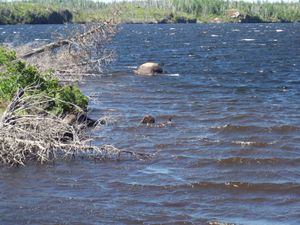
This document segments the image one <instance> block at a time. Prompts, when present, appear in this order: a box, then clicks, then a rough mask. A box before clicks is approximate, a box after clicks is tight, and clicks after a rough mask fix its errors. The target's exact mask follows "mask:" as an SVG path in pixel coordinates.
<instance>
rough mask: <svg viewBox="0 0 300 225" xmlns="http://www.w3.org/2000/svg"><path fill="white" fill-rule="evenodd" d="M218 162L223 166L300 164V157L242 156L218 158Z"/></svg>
mask: <svg viewBox="0 0 300 225" xmlns="http://www.w3.org/2000/svg"><path fill="white" fill-rule="evenodd" d="M217 163H218V164H219V165H222V166H236V165H249V166H251V165H293V166H294V165H300V158H297V159H288V158H242V157H231V158H224V159H219V160H217Z"/></svg>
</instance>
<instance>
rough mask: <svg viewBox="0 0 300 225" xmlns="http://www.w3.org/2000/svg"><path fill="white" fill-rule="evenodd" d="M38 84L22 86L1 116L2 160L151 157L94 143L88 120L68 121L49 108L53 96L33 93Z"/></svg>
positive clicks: (14, 162) (0, 160) (46, 160)
mask: <svg viewBox="0 0 300 225" xmlns="http://www.w3.org/2000/svg"><path fill="white" fill-rule="evenodd" d="M35 89H36V87H27V88H25V89H22V90H19V91H18V92H17V93H16V94H15V96H14V98H13V99H12V101H11V102H10V104H9V105H8V106H7V108H6V110H5V112H4V113H3V115H2V117H1V120H0V143H1V144H0V163H2V164H8V165H25V164H26V163H27V162H28V161H31V160H34V161H38V162H40V163H45V162H49V161H53V160H56V159H70V158H74V157H77V156H80V157H84V158H92V159H97V160H105V159H110V160H112V159H115V160H119V159H121V158H122V157H123V156H125V157H128V156H129V157H130V158H134V159H147V158H149V155H147V154H143V153H135V152H132V151H125V150H120V149H117V148H115V147H113V146H111V145H103V146H100V147H98V146H95V145H93V144H92V141H93V140H92V138H91V136H90V135H89V133H90V131H89V130H86V129H83V128H85V127H86V126H85V124H82V123H79V122H75V123H73V124H68V123H66V122H65V121H64V119H63V118H62V117H60V116H57V115H55V114H52V113H50V112H49V111H48V110H47V108H48V107H49V104H51V102H52V101H53V99H51V98H49V97H48V96H45V95H43V94H39V95H33V94H32V93H30V92H35ZM70 104H71V103H70Z"/></svg>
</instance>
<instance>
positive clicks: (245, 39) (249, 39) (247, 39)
mask: <svg viewBox="0 0 300 225" xmlns="http://www.w3.org/2000/svg"><path fill="white" fill-rule="evenodd" d="M241 41H255V39H252V38H244V39H241Z"/></svg>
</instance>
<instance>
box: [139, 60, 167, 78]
mask: <svg viewBox="0 0 300 225" xmlns="http://www.w3.org/2000/svg"><path fill="white" fill-rule="evenodd" d="M133 72H134V73H135V74H137V75H145V76H153V75H156V74H159V73H163V69H162V67H161V66H160V65H159V64H158V63H154V62H147V63H144V64H142V65H140V66H139V67H138V69H137V70H134V71H133Z"/></svg>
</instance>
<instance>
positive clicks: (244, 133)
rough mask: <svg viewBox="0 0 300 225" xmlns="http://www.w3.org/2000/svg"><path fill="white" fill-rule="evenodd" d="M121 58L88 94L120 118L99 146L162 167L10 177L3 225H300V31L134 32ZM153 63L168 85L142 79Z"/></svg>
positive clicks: (126, 31)
mask: <svg viewBox="0 0 300 225" xmlns="http://www.w3.org/2000/svg"><path fill="white" fill-rule="evenodd" d="M56 29H63V28H62V27H60V26H1V27H0V40H1V42H8V43H12V42H13V43H14V44H15V45H18V44H20V42H29V41H33V40H34V39H50V37H51V35H50V33H51V32H52V31H53V30H56ZM4 32H5V33H4ZM14 32H15V33H14ZM111 47H112V48H114V49H116V52H117V55H118V57H117V59H116V62H115V63H114V64H112V65H111V67H110V68H109V72H108V74H106V75H104V76H102V77H101V78H97V79H94V80H91V81H86V82H85V83H84V84H83V85H82V89H83V91H84V92H85V93H86V94H89V95H91V96H92V101H91V104H90V108H91V110H92V113H91V115H92V116H94V117H100V116H106V117H108V118H109V123H108V125H107V126H104V127H103V128H102V130H100V131H99V132H98V133H97V135H98V136H99V137H98V138H97V142H99V143H101V144H113V145H115V146H116V147H118V148H121V149H128V150H133V151H139V152H148V153H155V157H154V158H153V160H150V161H134V160H124V161H120V162H110V161H108V162H92V161H84V160H83V161H81V160H75V161H71V162H70V161H69V162H57V163H56V164H54V165H41V166H38V165H28V166H27V167H24V168H23V167H22V168H1V169H0V223H1V224H143V223H144V224H184V223H185V224H214V223H213V222H216V221H218V222H220V223H221V222H223V223H234V224H245V225H253V224H262V225H265V224H266V225H269V224H300V211H299V209H300V114H299V112H300V86H299V84H300V24H224V25H213V24H210V25H202V24H192V25H124V26H123V27H122V28H121V29H120V32H119V34H118V35H117V36H116V37H115V39H114V40H113V43H112V46H111ZM146 61H156V62H160V63H163V64H164V66H163V67H164V69H165V70H166V73H165V74H163V75H160V76H155V77H140V76H135V75H134V74H133V73H132V70H133V69H134V68H135V67H136V66H137V65H139V64H141V63H144V62H146ZM146 114H151V115H153V116H155V117H156V120H157V122H158V123H164V122H165V121H167V120H168V119H169V118H172V121H173V124H172V125H167V126H154V127H147V126H143V125H141V124H140V123H139V122H140V120H141V119H142V117H143V116H144V115H146ZM215 224H217V223H215Z"/></svg>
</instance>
